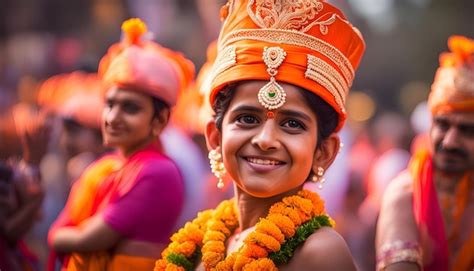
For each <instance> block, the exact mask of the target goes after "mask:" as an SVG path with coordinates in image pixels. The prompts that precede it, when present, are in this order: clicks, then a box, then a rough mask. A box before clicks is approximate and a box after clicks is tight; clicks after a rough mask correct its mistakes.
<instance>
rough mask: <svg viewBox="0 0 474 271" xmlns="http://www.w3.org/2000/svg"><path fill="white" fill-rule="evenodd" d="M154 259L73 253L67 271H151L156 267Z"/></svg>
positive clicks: (104, 253)
mask: <svg viewBox="0 0 474 271" xmlns="http://www.w3.org/2000/svg"><path fill="white" fill-rule="evenodd" d="M155 261H156V259H154V258H145V257H137V256H129V255H115V256H113V257H112V258H111V257H110V254H109V253H106V252H103V253H101V254H100V253H90V254H86V253H81V254H78V253H73V254H72V255H71V259H70V261H69V264H68V266H67V268H66V269H65V270H66V271H90V270H102V271H107V270H110V271H118V270H120V271H149V270H153V268H154V267H155Z"/></svg>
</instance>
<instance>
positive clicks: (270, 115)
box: [267, 111, 275, 119]
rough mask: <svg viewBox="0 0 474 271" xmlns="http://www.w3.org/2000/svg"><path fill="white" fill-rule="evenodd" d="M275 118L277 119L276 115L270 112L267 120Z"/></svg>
mask: <svg viewBox="0 0 474 271" xmlns="http://www.w3.org/2000/svg"><path fill="white" fill-rule="evenodd" d="M274 117H275V113H273V111H268V112H267V118H269V119H273V118H274Z"/></svg>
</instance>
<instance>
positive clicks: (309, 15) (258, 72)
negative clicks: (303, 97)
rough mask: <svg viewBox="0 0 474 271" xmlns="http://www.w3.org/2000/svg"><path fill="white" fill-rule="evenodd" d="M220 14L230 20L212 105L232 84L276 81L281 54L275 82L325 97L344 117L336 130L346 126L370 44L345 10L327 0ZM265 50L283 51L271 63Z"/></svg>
mask: <svg viewBox="0 0 474 271" xmlns="http://www.w3.org/2000/svg"><path fill="white" fill-rule="evenodd" d="M221 14H222V17H223V19H225V21H224V24H223V27H222V30H221V33H220V35H219V39H218V55H217V58H216V61H215V64H214V66H213V71H212V73H211V78H210V80H211V88H212V92H211V95H210V101H211V104H212V103H213V100H214V98H215V96H216V94H217V92H218V91H219V90H221V89H222V88H223V87H225V86H226V85H228V84H229V83H232V82H237V81H243V80H265V81H269V80H271V79H270V77H271V76H270V73H269V72H268V71H267V68H270V66H268V59H272V58H273V57H274V56H276V58H273V60H275V61H274V64H276V66H277V68H276V71H277V74H276V76H275V77H274V78H275V79H276V81H277V82H286V83H290V84H293V85H296V86H299V87H301V88H304V89H306V90H308V91H311V92H313V93H315V94H316V95H318V96H320V97H321V98H322V99H323V100H325V101H326V102H327V103H328V104H329V105H331V107H333V108H334V110H335V111H336V112H337V113H338V114H339V116H340V117H339V125H338V127H337V130H339V129H340V128H341V127H342V125H343V124H344V120H345V118H346V113H345V109H344V104H345V99H346V96H347V94H348V92H349V88H350V86H351V85H352V81H353V79H354V73H355V70H356V69H357V66H358V64H359V61H360V59H361V58H362V55H363V52H364V50H365V43H364V40H363V38H362V36H361V34H360V32H359V31H358V30H357V29H356V28H354V27H353V26H352V25H351V24H350V23H349V22H348V21H347V20H346V19H345V17H344V15H343V14H342V13H341V11H339V10H338V9H337V8H335V7H334V6H332V5H331V4H328V3H326V2H324V1H322V0H305V1H302V0H297V1H283V0H277V1H255V0H235V1H229V2H228V3H227V4H226V5H225V6H224V7H223V9H222V10H221ZM265 47H269V48H270V49H272V48H273V49H275V47H278V48H280V49H278V48H276V49H277V50H273V51H272V52H271V53H269V56H267V63H265V62H264V59H263V54H264V48H265ZM281 49H282V50H281ZM272 53H273V54H274V55H272ZM279 58H282V59H283V60H282V62H281V63H280V61H279V60H281V59H279ZM270 62H271V61H270Z"/></svg>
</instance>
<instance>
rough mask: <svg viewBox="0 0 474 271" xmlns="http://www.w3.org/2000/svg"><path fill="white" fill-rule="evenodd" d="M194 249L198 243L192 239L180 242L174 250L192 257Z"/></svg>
mask: <svg viewBox="0 0 474 271" xmlns="http://www.w3.org/2000/svg"><path fill="white" fill-rule="evenodd" d="M194 250H196V243H194V242H192V241H187V242H184V243H181V244H178V246H177V247H176V249H175V250H174V251H175V252H176V253H180V254H183V255H184V256H186V257H190V256H191V255H192V254H193V253H194Z"/></svg>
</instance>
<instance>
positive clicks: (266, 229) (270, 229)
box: [255, 218, 285, 243]
mask: <svg viewBox="0 0 474 271" xmlns="http://www.w3.org/2000/svg"><path fill="white" fill-rule="evenodd" d="M255 230H256V231H259V232H262V233H265V234H268V235H270V236H272V237H273V238H275V239H276V240H278V242H280V243H283V242H284V241H285V235H284V234H283V233H282V232H281V230H280V229H279V228H278V226H277V225H275V224H274V223H273V221H271V220H269V219H265V218H262V219H260V222H258V223H257V226H256V227H255Z"/></svg>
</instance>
